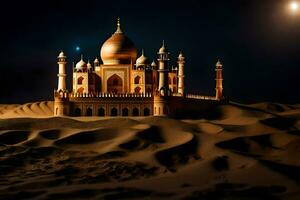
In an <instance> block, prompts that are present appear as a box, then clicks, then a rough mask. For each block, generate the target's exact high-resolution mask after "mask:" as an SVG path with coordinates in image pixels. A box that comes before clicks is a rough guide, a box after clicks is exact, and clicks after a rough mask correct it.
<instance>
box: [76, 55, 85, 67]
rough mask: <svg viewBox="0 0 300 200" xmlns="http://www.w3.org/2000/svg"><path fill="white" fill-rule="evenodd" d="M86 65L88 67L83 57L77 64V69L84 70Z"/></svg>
mask: <svg viewBox="0 0 300 200" xmlns="http://www.w3.org/2000/svg"><path fill="white" fill-rule="evenodd" d="M86 67H87V65H86V63H85V62H84V61H83V59H82V57H81V60H80V61H79V62H78V63H77V64H76V69H77V70H82V69H83V68H86Z"/></svg>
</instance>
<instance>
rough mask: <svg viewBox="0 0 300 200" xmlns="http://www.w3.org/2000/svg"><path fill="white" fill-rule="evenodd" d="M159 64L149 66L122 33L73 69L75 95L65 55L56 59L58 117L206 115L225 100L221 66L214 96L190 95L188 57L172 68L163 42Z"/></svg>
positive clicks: (115, 35)
mask: <svg viewBox="0 0 300 200" xmlns="http://www.w3.org/2000/svg"><path fill="white" fill-rule="evenodd" d="M157 54H158V58H157V61H156V62H155V61H153V62H152V63H151V62H149V59H148V58H147V57H146V56H145V53H144V51H142V53H141V56H139V57H138V58H137V48H136V47H135V45H134V43H133V42H132V41H131V40H130V39H129V38H128V37H127V36H126V35H125V34H124V32H123V31H122V30H121V26H120V20H118V23H117V30H116V31H115V33H114V34H112V36H111V37H110V38H109V39H107V40H106V41H105V42H104V44H103V45H102V47H101V51H100V56H101V60H102V62H100V61H99V60H98V59H97V58H96V59H95V60H94V62H93V64H92V63H90V62H88V63H86V62H85V61H84V60H83V57H82V56H81V60H80V61H79V62H78V63H77V64H76V65H75V66H74V67H73V88H72V91H69V90H67V87H66V76H67V74H66V64H67V62H66V56H65V54H64V53H63V52H61V53H60V54H59V56H58V65H59V73H58V88H57V89H56V90H55V91H54V100H55V103H54V115H55V116H64V115H66V116H149V115H155V116H166V115H169V116H179V115H184V114H189V113H194V112H199V111H203V110H205V109H208V108H209V107H211V106H214V105H218V104H220V103H221V102H222V100H223V94H222V92H223V87H222V81H223V79H222V64H221V63H220V62H219V61H218V63H217V64H216V68H215V70H216V95H215V96H203V95H195V94H187V93H186V92H185V88H184V85H185V84H184V82H185V79H184V77H185V75H184V67H185V58H184V56H183V54H182V53H180V54H179V56H178V58H177V59H178V60H177V63H178V66H176V67H170V66H169V52H168V50H167V48H166V45H165V44H164V42H163V44H162V46H161V48H160V49H159V50H158V53H157Z"/></svg>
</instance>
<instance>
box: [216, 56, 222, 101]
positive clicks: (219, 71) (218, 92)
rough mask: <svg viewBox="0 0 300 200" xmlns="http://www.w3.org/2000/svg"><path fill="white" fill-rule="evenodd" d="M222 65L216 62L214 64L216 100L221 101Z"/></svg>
mask: <svg viewBox="0 0 300 200" xmlns="http://www.w3.org/2000/svg"><path fill="white" fill-rule="evenodd" d="M222 67H223V65H222V63H221V62H220V60H218V62H217V64H216V99H217V100H221V99H222V98H223V76H222V69H223V68H222Z"/></svg>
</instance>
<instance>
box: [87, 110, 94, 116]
mask: <svg viewBox="0 0 300 200" xmlns="http://www.w3.org/2000/svg"><path fill="white" fill-rule="evenodd" d="M86 116H93V109H91V108H88V109H86Z"/></svg>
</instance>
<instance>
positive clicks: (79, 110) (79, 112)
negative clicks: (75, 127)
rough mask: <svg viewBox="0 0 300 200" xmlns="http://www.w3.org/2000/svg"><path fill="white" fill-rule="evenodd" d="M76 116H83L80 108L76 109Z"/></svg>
mask: <svg viewBox="0 0 300 200" xmlns="http://www.w3.org/2000/svg"><path fill="white" fill-rule="evenodd" d="M74 115H75V116H77V117H78V116H81V109H80V108H76V109H75V111H74Z"/></svg>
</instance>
